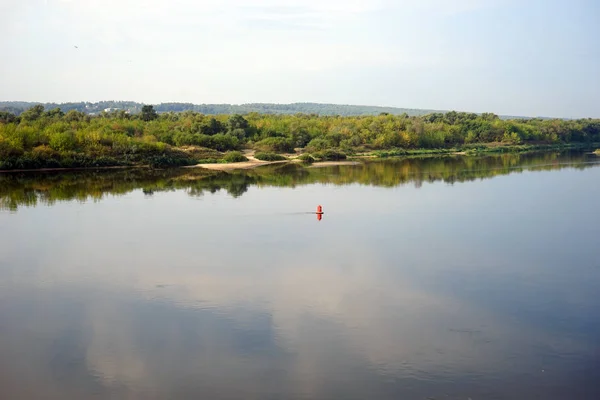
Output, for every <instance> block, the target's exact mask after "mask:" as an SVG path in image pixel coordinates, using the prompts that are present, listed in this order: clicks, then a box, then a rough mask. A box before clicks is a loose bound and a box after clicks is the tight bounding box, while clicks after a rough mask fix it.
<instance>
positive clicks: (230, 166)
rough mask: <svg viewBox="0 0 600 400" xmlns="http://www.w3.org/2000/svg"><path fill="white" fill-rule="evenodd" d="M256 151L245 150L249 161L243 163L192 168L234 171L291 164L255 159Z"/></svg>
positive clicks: (204, 165)
mask: <svg viewBox="0 0 600 400" xmlns="http://www.w3.org/2000/svg"><path fill="white" fill-rule="evenodd" d="M254 153H255V152H254V150H244V156H246V158H247V159H248V161H242V162H237V163H227V164H198V165H195V166H192V168H196V167H200V168H204V169H210V170H213V171H231V170H234V169H251V168H256V167H261V166H263V165H271V164H282V163H287V162H289V161H288V160H283V161H261V160H259V159H257V158H256V157H254Z"/></svg>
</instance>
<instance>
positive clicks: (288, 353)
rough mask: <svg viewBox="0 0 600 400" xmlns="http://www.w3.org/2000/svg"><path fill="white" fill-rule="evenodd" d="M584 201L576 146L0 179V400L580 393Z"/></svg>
mask: <svg viewBox="0 0 600 400" xmlns="http://www.w3.org/2000/svg"><path fill="white" fill-rule="evenodd" d="M599 204H600V157H597V156H594V155H592V154H582V153H576V154H573V153H571V154H564V153H563V154H560V153H543V154H533V155H499V156H486V157H460V156H459V157H443V158H423V159H419V158H415V159H404V160H387V161H369V162H366V163H365V164H362V165H356V166H332V167H325V168H307V167H305V166H298V165H275V166H269V167H261V168H257V169H254V170H248V171H237V172H235V171H234V172H231V173H223V172H213V171H204V170H201V169H178V170H162V171H148V170H118V171H90V172H68V173H67V172H62V173H11V174H0V398H2V399H64V400H70V399H87V398H98V399H104V398H111V399H128V400H131V399H199V398H202V399H462V400H467V399H473V400H476V399H486V400H487V399H544V400H554V399H557V400H558V399H561V400H562V399H585V400H587V399H590V400H591V399H599V398H600V342H599V338H600V295H598V288H599V287H600V207H599ZM317 205H322V206H323V211H324V215H323V216H322V218H320V220H319V218H318V216H317V215H315V213H314V211H315V210H316V207H317Z"/></svg>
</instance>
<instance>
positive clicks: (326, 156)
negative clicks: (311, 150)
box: [313, 149, 346, 161]
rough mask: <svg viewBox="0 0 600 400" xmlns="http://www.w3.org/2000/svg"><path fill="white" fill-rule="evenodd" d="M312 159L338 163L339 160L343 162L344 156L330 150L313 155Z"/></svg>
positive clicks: (339, 152)
mask: <svg viewBox="0 0 600 400" xmlns="http://www.w3.org/2000/svg"><path fill="white" fill-rule="evenodd" d="M313 157H314V158H316V159H318V160H323V161H339V160H345V159H346V154H344V153H342V152H341V151H337V150H331V149H330V150H325V151H321V152H319V153H315V154H313Z"/></svg>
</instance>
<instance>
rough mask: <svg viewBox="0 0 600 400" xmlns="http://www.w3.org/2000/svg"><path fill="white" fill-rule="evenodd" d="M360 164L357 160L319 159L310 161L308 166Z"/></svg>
mask: <svg viewBox="0 0 600 400" xmlns="http://www.w3.org/2000/svg"><path fill="white" fill-rule="evenodd" d="M360 164H362V163H361V162H359V161H321V162H316V163H312V164H311V165H310V166H309V168H322V167H331V166H334V165H360Z"/></svg>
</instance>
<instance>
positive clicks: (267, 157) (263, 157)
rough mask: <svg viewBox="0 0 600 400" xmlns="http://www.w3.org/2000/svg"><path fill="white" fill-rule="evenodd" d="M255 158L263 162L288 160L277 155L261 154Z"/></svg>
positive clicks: (257, 154)
mask: <svg viewBox="0 0 600 400" xmlns="http://www.w3.org/2000/svg"><path fill="white" fill-rule="evenodd" d="M254 157H255V158H257V159H259V160H262V161H284V160H287V158H285V157H284V156H282V155H281V154H277V153H269V152H260V153H256V154H255V155H254Z"/></svg>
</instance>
